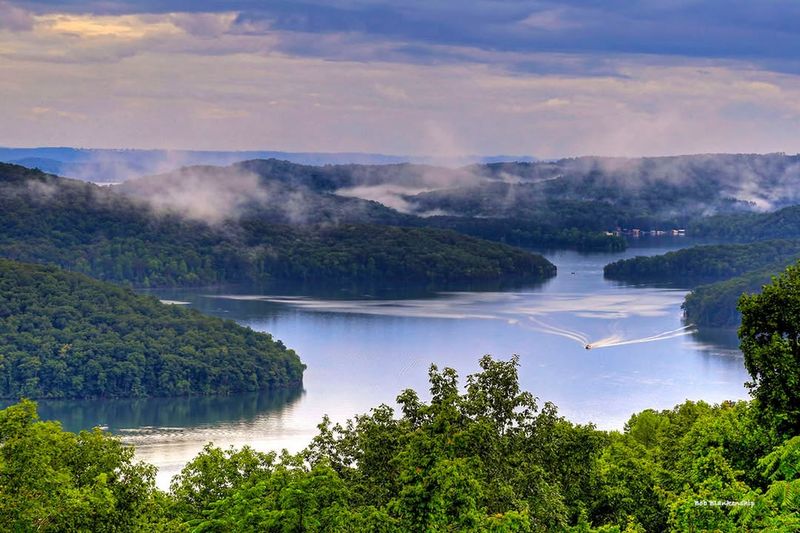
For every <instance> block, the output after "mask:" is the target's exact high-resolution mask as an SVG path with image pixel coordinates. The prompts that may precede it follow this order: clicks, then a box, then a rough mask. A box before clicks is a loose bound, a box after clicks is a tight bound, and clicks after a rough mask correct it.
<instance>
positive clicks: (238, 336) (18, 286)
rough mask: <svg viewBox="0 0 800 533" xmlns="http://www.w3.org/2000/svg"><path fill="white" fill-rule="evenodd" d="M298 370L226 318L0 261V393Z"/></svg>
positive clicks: (145, 385)
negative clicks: (213, 316)
mask: <svg viewBox="0 0 800 533" xmlns="http://www.w3.org/2000/svg"><path fill="white" fill-rule="evenodd" d="M304 368H305V367H304V365H303V364H302V363H301V362H300V359H299V357H298V356H297V355H296V354H295V353H294V352H293V351H292V350H289V349H287V348H286V347H285V346H284V345H283V344H282V343H281V342H280V341H274V340H273V339H272V337H271V336H270V335H267V334H264V333H256V332H254V331H252V330H251V329H249V328H245V327H242V326H239V325H237V324H236V323H234V322H233V321H230V320H222V319H219V318H212V317H208V316H205V315H202V314H201V313H199V312H197V311H193V310H189V309H184V308H182V307H180V306H176V305H165V304H162V303H160V302H159V301H158V300H156V299H155V298H152V297H149V296H140V295H137V294H135V293H134V292H132V291H131V290H130V289H126V288H123V287H119V286H117V285H113V284H110V283H105V282H101V281H97V280H93V279H91V278H89V277H87V276H84V275H82V274H76V273H72V272H64V271H62V270H59V269H57V268H55V267H48V266H40V265H30V264H25V263H18V262H15V261H8V260H4V259H0V397H3V398H19V397H22V396H24V397H29V398H108V397H134V396H135V397H142V396H180V395H204V394H229V393H236V392H244V391H256V390H266V389H275V388H284V387H297V386H300V384H301V383H302V378H303V369H304Z"/></svg>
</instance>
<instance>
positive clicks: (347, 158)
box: [0, 147, 534, 183]
mask: <svg viewBox="0 0 800 533" xmlns="http://www.w3.org/2000/svg"><path fill="white" fill-rule="evenodd" d="M272 158H274V159H281V160H285V161H290V162H292V163H299V164H304V165H346V164H360V165H385V164H395V163H420V164H436V165H441V166H461V165H467V164H471V163H491V162H497V161H533V160H534V158H533V157H530V156H514V155H509V156H507V155H496V156H477V155H464V156H459V157H439V156H435V155H433V156H403V155H387V154H378V153H359V152H336V153H333V152H331V153H327V152H281V151H270V150H251V151H195V150H126V149H120V150H109V149H90V148H70V147H37V148H4V147H0V162H3V163H13V164H17V165H22V166H25V167H29V168H38V169H40V170H42V171H44V172H48V173H51V174H57V175H59V176H64V177H67V178H74V179H80V180H84V181H92V182H96V183H120V182H123V181H126V180H128V179H131V178H135V177H139V176H147V175H152V174H161V173H164V172H170V171H173V170H177V169H179V168H181V167H184V166H193V165H220V166H224V165H231V164H233V163H236V162H239V161H246V160H252V159H272Z"/></svg>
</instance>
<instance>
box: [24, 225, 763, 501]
mask: <svg viewBox="0 0 800 533" xmlns="http://www.w3.org/2000/svg"><path fill="white" fill-rule="evenodd" d="M679 245H685V243H684V242H682V241H677V240H667V241H664V243H655V244H652V243H651V244H648V243H647V242H644V243H640V244H639V247H635V248H630V249H628V250H627V251H626V252H623V253H613V254H581V253H578V252H573V251H556V252H550V253H545V255H546V256H547V258H548V259H550V260H551V261H552V262H553V263H555V264H556V265H557V266H558V276H557V277H556V278H553V279H551V280H549V281H547V282H545V283H542V284H540V285H537V286H529V287H516V288H509V289H503V290H494V291H481V292H478V291H473V292H465V291H447V292H440V293H432V294H427V293H425V292H420V293H415V294H408V293H402V292H401V293H398V292H397V291H395V292H392V291H386V292H385V293H383V294H381V295H380V296H376V295H375V294H374V291H369V293H367V294H364V293H363V292H362V293H359V292H356V293H353V292H352V291H330V290H329V291H328V292H327V293H320V292H317V291H306V292H305V293H304V292H303V291H298V290H296V289H289V288H288V287H287V288H285V290H281V288H274V287H273V288H271V289H269V290H258V291H255V290H253V289H244V288H238V289H230V288H227V289H193V290H165V291H155V292H154V294H156V295H157V296H158V297H159V298H162V299H164V300H169V301H172V302H176V305H190V306H192V307H195V308H197V309H200V310H201V311H203V312H205V313H208V314H211V315H215V316H220V317H225V318H229V319H233V320H236V321H237V322H239V323H241V324H244V325H247V326H250V327H252V328H253V329H255V330H258V331H267V332H270V333H272V334H273V335H274V336H275V337H276V338H277V339H280V340H282V341H283V342H284V343H285V344H286V345H287V346H289V347H291V348H293V349H295V350H296V351H297V352H298V354H300V357H301V358H302V360H303V361H304V362H305V363H306V364H307V365H308V369H307V371H306V374H305V379H304V390H302V391H283V392H279V393H272V394H268V393H262V394H249V395H242V396H232V397H225V398H181V399H148V400H114V401H105V402H97V401H59V402H52V401H51V402H47V401H43V402H40V413H41V415H42V418H46V419H59V420H61V421H62V422H63V423H64V426H65V427H66V428H67V429H70V430H77V429H81V428H88V427H92V426H95V425H100V426H104V427H107V428H108V429H109V430H110V431H112V432H114V433H117V434H119V435H121V436H122V438H123V439H124V440H125V441H126V442H129V443H132V444H135V445H136V447H137V456H138V457H139V458H140V459H142V460H145V461H148V462H151V463H153V464H155V465H156V466H158V467H159V475H158V484H159V486H161V487H167V486H168V483H169V479H170V478H171V477H172V476H173V475H174V474H175V473H177V472H178V471H179V470H180V468H181V467H182V466H183V465H184V464H185V463H186V461H188V460H189V459H191V458H192V457H193V456H194V455H196V454H197V453H198V452H199V451H200V450H201V449H202V447H203V445H204V444H205V443H207V442H209V441H213V442H214V443H215V444H217V445H220V446H224V447H227V446H230V445H233V446H243V445H245V444H249V445H251V446H253V447H254V448H256V449H259V450H273V449H274V450H279V449H281V448H288V449H289V450H291V451H298V450H300V449H302V448H303V447H304V446H305V445H306V444H307V443H308V442H309V440H310V439H311V438H312V437H313V436H314V434H315V432H316V425H317V424H318V423H319V422H320V420H321V419H322V416H323V415H324V414H328V415H330V416H331V418H333V419H334V420H337V421H343V420H345V419H347V418H348V417H352V415H354V414H357V413H363V412H366V411H368V410H369V409H370V408H371V407H374V406H377V405H379V404H381V403H387V404H390V405H394V398H395V397H396V396H397V394H398V393H399V392H400V391H401V390H403V389H405V388H409V387H410V388H414V389H417V390H418V391H420V392H421V393H422V392H424V391H427V372H428V367H429V365H430V364H431V363H435V364H436V365H438V366H439V367H440V368H441V367H445V366H450V367H453V368H455V369H457V370H458V371H459V374H460V375H461V376H462V377H463V376H466V375H467V374H469V373H472V372H475V371H476V370H477V369H478V359H479V358H480V356H482V355H483V354H492V355H494V356H496V357H499V358H508V357H510V356H511V355H512V354H518V355H519V357H520V363H521V367H520V370H519V372H520V380H521V383H522V386H523V387H524V388H525V389H527V390H529V391H531V392H533V393H534V394H535V395H536V396H538V397H539V398H540V402H544V401H551V402H553V403H555V404H556V405H557V406H558V407H559V411H560V413H561V414H563V415H564V416H566V417H567V418H568V419H570V420H572V421H574V422H580V423H586V422H593V423H595V424H596V425H597V426H598V427H600V428H610V429H621V428H622V426H623V424H624V423H625V421H626V420H627V419H628V418H629V417H630V415H631V414H632V413H634V412H637V411H640V410H642V409H645V408H657V409H664V408H670V407H672V406H674V405H675V404H677V403H680V402H683V401H684V400H686V399H692V400H701V399H702V400H706V401H708V402H714V403H716V402H720V401H723V400H729V399H730V400H736V399H743V398H746V397H747V392H746V390H745V388H744V385H743V384H744V382H745V381H746V380H747V379H748V375H747V373H746V371H745V369H744V366H743V361H742V357H741V354H740V353H739V351H738V349H737V342H736V336H735V333H734V332H730V331H721V332H719V331H703V332H695V331H693V329H692V328H691V327H687V326H689V325H687V324H683V323H682V313H681V309H680V306H681V302H682V301H683V297H684V295H685V293H686V291H685V290H684V289H681V288H658V287H652V286H643V285H625V284H621V283H617V282H612V281H607V280H605V279H603V266H604V265H605V264H606V263H608V262H611V261H614V260H616V259H619V258H623V257H632V256H635V255H653V254H659V253H663V252H665V251H667V250H669V249H675V248H677V247H678V246H679ZM587 344H589V345H590V346H591V349H588V350H587V349H586V345H587Z"/></svg>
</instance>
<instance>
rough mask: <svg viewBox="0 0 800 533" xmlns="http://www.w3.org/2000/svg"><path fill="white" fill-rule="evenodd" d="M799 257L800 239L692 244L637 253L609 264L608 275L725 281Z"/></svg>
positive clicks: (654, 279) (683, 281)
mask: <svg viewBox="0 0 800 533" xmlns="http://www.w3.org/2000/svg"><path fill="white" fill-rule="evenodd" d="M798 258H800V240H795V241H786V240H775V241H762V242H756V243H751V244H717V245H707V246H693V247H691V248H685V249H683V250H678V251H675V252H668V253H666V254H663V255H657V256H652V257H634V258H632V259H623V260H620V261H616V262H614V263H611V264H608V265H606V266H605V268H603V274H604V275H605V277H606V278H609V279H615V280H623V281H635V282H641V281H647V282H654V283H677V284H680V285H683V286H687V287H694V286H696V285H699V284H702V283H709V282H715V281H722V280H726V279H730V278H733V277H736V276H740V275H742V274H746V273H749V272H753V271H755V270H759V269H762V268H765V267H769V268H775V267H776V266H777V265H780V269H783V268H785V267H786V265H788V264H790V263H793V262H795V261H796V260H797V259H798Z"/></svg>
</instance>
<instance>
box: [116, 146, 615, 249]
mask: <svg viewBox="0 0 800 533" xmlns="http://www.w3.org/2000/svg"><path fill="white" fill-rule="evenodd" d="M481 179H483V178H480V177H478V176H476V175H474V174H472V173H470V172H467V171H466V170H464V169H445V168H440V167H433V166H429V165H412V164H394V165H326V166H322V167H319V166H310V165H298V164H295V163H290V162H288V161H279V160H275V159H269V160H254V161H245V162H242V163H237V164H234V165H230V166H227V167H216V166H194V167H186V168H182V169H180V170H177V171H175V172H170V173H167V174H161V175H157V176H151V177H146V178H139V179H136V180H130V181H128V182H126V183H124V184H123V185H121V186H119V187H118V190H120V191H122V192H123V193H125V194H127V195H129V196H132V197H136V198H145V199H147V200H148V201H149V202H150V203H156V204H170V205H172V206H178V207H179V208H183V209H184V210H185V211H186V212H188V213H190V214H191V213H192V212H195V213H196V215H197V216H198V217H201V218H202V217H206V218H207V217H209V216H214V213H209V211H208V209H207V205H208V203H202V204H200V205H198V200H197V199H198V197H199V196H204V197H209V198H214V199H215V201H216V202H217V203H219V202H220V201H221V199H227V201H228V203H232V204H235V205H233V206H232V207H230V208H228V209H226V212H228V213H230V212H232V211H234V210H237V211H238V212H239V213H240V214H241V215H242V216H245V217H247V218H253V219H258V220H264V221H269V222H276V223H282V224H293V225H297V224H328V223H342V222H346V223H359V224H381V225H386V224H389V225H395V226H406V227H430V228H438V229H448V230H453V231H456V232H459V233H463V234H465V235H470V236H473V237H478V238H482V239H488V240H492V241H498V242H502V243H505V244H510V245H513V246H523V247H532V248H576V249H580V250H604V251H608V250H621V249H624V248H625V243H624V241H623V240H622V239H620V238H618V237H609V236H608V235H605V234H604V232H602V231H599V230H595V229H591V228H590V229H577V228H575V226H574V225H569V224H567V225H563V226H562V225H560V224H558V223H554V221H553V220H538V221H537V220H530V219H525V218H513V217H500V216H497V217H495V216H490V217H470V216H447V215H436V216H427V215H430V213H426V214H425V215H426V216H419V215H420V214H417V215H413V214H408V213H406V212H402V211H403V210H408V209H410V208H411V206H410V204H408V202H407V201H406V200H405V198H406V195H407V193H409V192H411V191H419V190H428V189H435V188H437V187H442V186H446V185H448V184H451V185H452V184H462V185H465V186H466V185H468V184H472V183H476V182H477V181H478V180H481ZM491 179H495V178H491ZM498 183H499V184H500V185H503V183H501V182H498ZM198 207H199V209H198ZM393 207H394V208H393ZM578 209H580V206H578ZM555 222H557V221H555ZM596 222H597V221H596V220H595V221H593V223H594V224H595V226H596V225H597V224H596Z"/></svg>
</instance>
